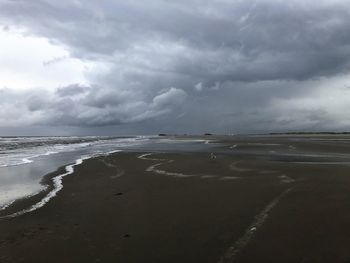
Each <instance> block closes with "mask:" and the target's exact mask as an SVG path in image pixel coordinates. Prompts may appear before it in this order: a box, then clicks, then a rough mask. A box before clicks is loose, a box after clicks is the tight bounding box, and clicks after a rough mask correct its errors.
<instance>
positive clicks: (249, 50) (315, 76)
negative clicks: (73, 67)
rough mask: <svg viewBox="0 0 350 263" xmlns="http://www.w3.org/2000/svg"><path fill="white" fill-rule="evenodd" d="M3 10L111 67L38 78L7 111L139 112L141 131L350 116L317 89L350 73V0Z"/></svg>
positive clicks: (340, 124)
mask: <svg viewBox="0 0 350 263" xmlns="http://www.w3.org/2000/svg"><path fill="white" fill-rule="evenodd" d="M0 10H1V11H0V23H1V24H3V26H4V27H6V28H11V27H12V26H21V27H24V28H26V29H27V34H33V35H36V36H42V37H46V38H48V39H49V40H50V41H51V42H52V43H55V44H57V45H61V46H64V47H66V48H67V49H68V50H69V52H70V54H71V56H72V57H75V58H79V59H82V60H89V61H95V62H98V63H102V64H104V65H106V68H107V69H106V70H103V71H102V70H99V69H96V70H95V71H93V72H89V74H87V76H86V77H87V80H88V81H89V84H88V85H87V84H84V85H81V84H76V83H72V84H71V85H69V86H66V87H44V88H50V89H55V92H53V93H51V94H50V96H46V97H44V96H43V95H40V94H37V92H35V91H34V90H35V89H32V90H31V91H30V92H29V93H30V94H29V95H28V96H27V93H26V94H24V93H18V94H13V93H9V92H7V93H6V94H5V95H3V96H1V98H0V105H6V107H5V106H3V107H4V108H5V109H7V108H8V110H9V111H10V108H11V104H13V105H14V104H15V103H13V102H14V101H17V102H19V101H21V102H22V103H23V105H24V106H21V107H19V108H21V109H22V108H24V109H25V110H26V111H24V112H25V114H26V115H27V117H26V118H24V119H26V123H28V124H31V123H32V124H40V125H70V126H77V127H79V126H89V127H95V126H96V127H98V126H108V125H119V126H121V125H124V124H125V123H128V124H130V125H131V124H133V123H139V124H137V125H139V126H138V127H137V129H139V130H140V132H142V131H149V130H150V129H151V128H149V126H153V128H154V130H155V131H157V130H162V129H164V127H166V130H167V131H172V130H176V129H178V128H177V127H182V129H184V130H187V131H189V132H191V131H196V132H201V131H204V130H209V129H213V130H215V131H217V132H231V131H233V132H237V131H238V132H239V131H245V132H250V131H268V130H271V129H273V130H279V129H285V130H288V129H308V128H310V129H323V128H324V129H326V128H327V129H328V128H332V127H333V128H337V129H341V128H347V127H349V126H348V125H349V123H350V122H348V121H346V119H347V118H345V117H344V115H343V114H340V112H341V111H345V112H348V111H347V109H346V108H345V107H342V108H341V110H340V109H339V107H338V106H336V105H335V104H330V105H331V106H330V105H324V104H323V103H324V102H325V98H324V97H321V96H318V95H317V94H323V95H322V96H329V94H330V93H327V95H325V94H326V93H325V92H323V89H322V92H321V90H320V88H319V87H320V86H321V85H323V83H325V82H327V81H328V80H329V81H330V82H329V83H330V87H329V89H334V94H335V96H340V97H342V96H344V93H343V91H341V92H340V90H341V88H342V85H343V84H344V83H338V81H337V79H338V78H340V79H342V80H343V81H345V82H346V81H347V79H346V78H344V76H345V75H346V74H347V73H348V72H349V69H350V55H349V54H350V35H349V34H348V29H349V28H350V19H349V17H350V16H349V15H350V14H349V13H350V3H348V2H347V1H327V0H323V1H317V2H316V1H301V0H292V1H288V3H287V2H286V1H280V0H263V1H243V0H238V1H225V0H215V1H213V0H212V1H209V0H207V1H206V0H204V1H199V0H191V1H188V0H187V1H184V0H181V1H173V2H170V1H164V0H163V1H162V0H150V1H147V2H142V1H104V0H103V1H93V0H88V1H78V0H75V1H65V0H62V1H59V2H57V1H50V0H37V1H34V2H33V1H25V0H17V1H9V0H0ZM48 61H51V60H48ZM3 92H4V91H3ZM34 93H35V94H34ZM23 96H27V99H21V98H22V97H23ZM28 97H29V98H28ZM304 98H309V99H308V100H305V99H304ZM8 101H10V102H8ZM308 103H309V104H308ZM311 104H313V105H314V106H313V108H312V107H311V108H310V105H311ZM19 108H17V110H18V111H20V110H19ZM16 112H17V111H16ZM13 114H15V113H13ZM18 114H19V113H18ZM2 118H4V117H2ZM146 120H147V121H149V122H152V123H153V125H146V124H145V123H144V121H146ZM21 121H23V119H21ZM8 123H10V122H9V121H8ZM11 123H12V122H11ZM13 125H15V123H14V124H13ZM135 125H136V124H135ZM137 125H136V126H137ZM131 126H132V125H131ZM131 126H130V127H131ZM136 126H132V127H133V128H131V129H134V128H135V127H136Z"/></svg>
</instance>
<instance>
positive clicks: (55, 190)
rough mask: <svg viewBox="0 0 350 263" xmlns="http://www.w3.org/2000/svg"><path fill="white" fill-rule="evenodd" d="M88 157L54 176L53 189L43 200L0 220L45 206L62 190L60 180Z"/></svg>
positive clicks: (78, 160)
mask: <svg viewBox="0 0 350 263" xmlns="http://www.w3.org/2000/svg"><path fill="white" fill-rule="evenodd" d="M88 158H90V157H82V158H80V159H77V160H76V161H75V163H74V164H70V165H67V166H66V167H65V170H66V172H65V173H63V174H60V175H58V176H55V177H53V178H52V181H53V189H52V190H51V191H50V192H49V193H48V194H47V195H46V196H45V197H44V198H43V199H41V200H40V201H39V202H37V203H36V204H34V205H32V206H31V207H29V208H27V209H23V210H21V211H18V212H16V213H13V214H10V215H6V216H3V217H0V218H10V217H16V216H20V215H23V214H26V213H29V212H32V211H35V210H37V209H39V208H41V207H43V206H44V205H45V204H47V203H48V202H49V201H50V200H51V199H52V198H53V197H55V196H56V195H57V193H58V192H59V191H61V190H62V188H63V184H62V179H63V177H65V176H67V175H69V174H72V173H73V172H74V166H77V165H80V164H82V163H83V161H84V160H85V159H88Z"/></svg>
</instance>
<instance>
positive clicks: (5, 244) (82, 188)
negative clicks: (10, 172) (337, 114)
mask: <svg viewBox="0 0 350 263" xmlns="http://www.w3.org/2000/svg"><path fill="white" fill-rule="evenodd" d="M281 140H282V139H281ZM240 143H242V142H240ZM288 143H289V142H288ZM231 144H232V142H230V143H229V144H228V146H227V147H226V148H227V149H229V146H230V145H231ZM242 147H243V146H242ZM244 147H247V148H249V147H251V146H249V145H248V146H247V145H245V146H244ZM269 147H271V148H273V147H275V146H269ZM276 147H277V146H276ZM298 147H299V148H302V143H300V142H299V145H298ZM307 147H309V148H312V147H313V146H310V145H309V146H307V145H305V146H304V148H307ZM322 147H323V148H325V147H326V146H324V145H321V146H319V147H318V148H317V147H316V146H315V147H314V148H315V149H316V148H317V150H318V151H319V148H322ZM334 147H335V148H334ZM334 147H333V148H334V149H333V148H328V149H331V150H330V151H335V150H336V146H334ZM323 148H322V149H323ZM268 151H271V149H268ZM341 151H342V152H344V147H341ZM141 154H142V153H116V154H113V155H110V156H106V157H99V158H95V159H91V160H88V161H86V162H84V163H83V164H82V165H80V166H78V167H76V168H75V172H74V174H72V175H69V176H67V177H66V178H65V179H64V188H63V190H62V191H61V192H59V194H58V195H57V196H56V197H55V198H54V199H52V200H51V201H50V202H49V203H48V204H47V205H46V206H44V207H43V208H41V209H38V210H36V211H35V212H32V213H28V214H25V215H22V216H19V217H16V218H11V219H2V220H0V233H1V234H0V262H1V263H5V262H38V263H40V262H60V263H61V262H122V263H124V262H152V263H154V262H174V263H175V262H192V263H193V262H284V263H285V262H350V174H349V171H350V169H349V167H346V166H342V165H304V164H296V163H291V162H278V161H273V160H270V159H269V158H264V156H260V157H256V156H249V157H245V156H241V155H231V154H230V152H226V153H225V152H221V153H219V152H218V153H214V155H211V154H208V153H166V154H162V153H159V154H153V155H150V156H145V158H149V159H164V160H146V159H139V158H137V157H138V156H140V155H141ZM169 160H173V161H169ZM159 163H161V164H160V165H158V166H153V167H152V165H155V164H159ZM150 166H151V167H150ZM147 169H148V171H147ZM29 201H30V200H27V201H25V202H29ZM23 205H27V204H26V203H23V202H22V203H19V204H17V206H23ZM17 208H18V207H17ZM13 209H14V208H13Z"/></svg>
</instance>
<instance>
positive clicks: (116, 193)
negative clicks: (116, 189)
mask: <svg viewBox="0 0 350 263" xmlns="http://www.w3.org/2000/svg"><path fill="white" fill-rule="evenodd" d="M114 195H123V193H116V194H114Z"/></svg>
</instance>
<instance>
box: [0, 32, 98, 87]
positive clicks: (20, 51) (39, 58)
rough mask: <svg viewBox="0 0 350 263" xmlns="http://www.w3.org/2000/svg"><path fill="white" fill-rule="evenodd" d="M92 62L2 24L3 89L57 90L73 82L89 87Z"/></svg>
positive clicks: (0, 69) (0, 61)
mask: <svg viewBox="0 0 350 263" xmlns="http://www.w3.org/2000/svg"><path fill="white" fill-rule="evenodd" d="M93 67H94V63H93V62H91V61H83V60H79V59H77V58H72V57H70V54H69V51H68V50H67V49H66V48H65V47H63V46H59V45H55V44H53V43H51V42H50V41H49V40H48V39H46V38H43V37H37V36H33V35H28V34H26V32H25V31H24V30H23V29H18V28H16V29H14V28H6V27H1V25H0V89H2V88H9V89H14V90H25V89H29V88H35V87H40V88H47V89H55V88H57V87H59V86H65V85H69V84H72V83H80V84H87V80H86V74H87V73H88V72H90V71H91V70H92V69H93Z"/></svg>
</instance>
